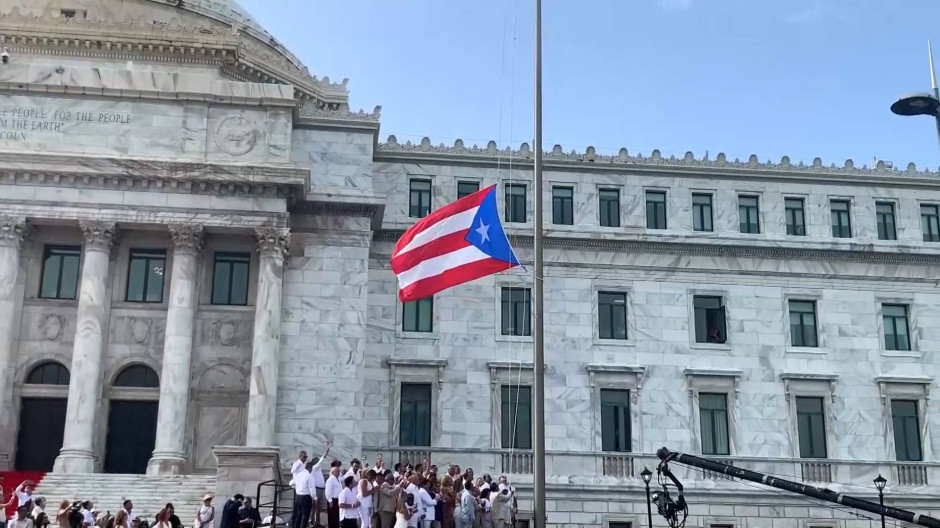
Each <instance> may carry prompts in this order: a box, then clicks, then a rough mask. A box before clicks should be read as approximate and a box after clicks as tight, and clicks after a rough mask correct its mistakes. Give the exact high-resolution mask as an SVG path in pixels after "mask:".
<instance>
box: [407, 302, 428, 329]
mask: <svg viewBox="0 0 940 528" xmlns="http://www.w3.org/2000/svg"><path fill="white" fill-rule="evenodd" d="M402 309H403V313H404V316H403V317H402V330H403V331H405V332H431V331H432V330H433V326H434V324H433V321H434V298H433V297H425V298H424V299H418V300H417V301H411V302H406V303H405V304H404V305H403V306H402Z"/></svg>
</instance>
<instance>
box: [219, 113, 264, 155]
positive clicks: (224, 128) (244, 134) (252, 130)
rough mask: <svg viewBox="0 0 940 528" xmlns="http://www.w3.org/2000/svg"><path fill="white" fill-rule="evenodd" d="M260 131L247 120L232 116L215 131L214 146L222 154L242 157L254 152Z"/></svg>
mask: <svg viewBox="0 0 940 528" xmlns="http://www.w3.org/2000/svg"><path fill="white" fill-rule="evenodd" d="M260 136H261V131H260V130H258V126H257V125H256V124H255V123H254V122H252V121H251V120H249V119H248V118H246V117H244V116H240V115H233V116H229V117H226V118H225V119H223V120H222V121H221V122H220V123H219V126H218V127H216V129H215V144H216V145H217V146H218V147H219V149H220V150H221V151H222V152H225V153H226V154H230V155H232V156H243V155H245V154H248V153H249V152H251V151H252V150H254V148H255V145H257V144H258V138H259V137H260Z"/></svg>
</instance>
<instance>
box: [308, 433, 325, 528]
mask: <svg viewBox="0 0 940 528" xmlns="http://www.w3.org/2000/svg"><path fill="white" fill-rule="evenodd" d="M329 454H330V443H329V442H327V443H326V451H325V452H324V453H323V456H321V457H319V458H314V459H313V467H312V468H311V469H310V475H311V477H312V479H313V488H312V490H311V492H312V495H313V512H312V514H311V515H312V517H313V523H314V524H315V525H317V526H323V525H322V524H321V523H320V512H322V511H323V510H325V509H326V507H327V502H326V493H325V492H326V479H324V478H323V461H324V460H326V457H327V455H329Z"/></svg>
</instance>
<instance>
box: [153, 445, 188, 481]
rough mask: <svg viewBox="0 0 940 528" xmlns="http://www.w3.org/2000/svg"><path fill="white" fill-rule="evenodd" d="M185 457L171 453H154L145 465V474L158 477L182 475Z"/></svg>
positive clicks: (185, 461)
mask: <svg viewBox="0 0 940 528" xmlns="http://www.w3.org/2000/svg"><path fill="white" fill-rule="evenodd" d="M187 462H188V461H187V460H186V456H184V455H183V454H182V453H173V452H170V451H163V452H158V451H154V453H153V456H152V457H150V462H148V463H147V474H148V475H150V476H160V475H182V474H184V473H185V471H184V469H185V468H186V463H187Z"/></svg>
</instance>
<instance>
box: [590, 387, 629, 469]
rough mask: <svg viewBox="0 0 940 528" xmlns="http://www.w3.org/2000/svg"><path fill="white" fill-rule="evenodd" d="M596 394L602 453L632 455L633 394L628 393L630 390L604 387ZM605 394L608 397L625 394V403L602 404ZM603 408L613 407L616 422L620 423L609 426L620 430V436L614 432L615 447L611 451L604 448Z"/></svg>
mask: <svg viewBox="0 0 940 528" xmlns="http://www.w3.org/2000/svg"><path fill="white" fill-rule="evenodd" d="M598 394H599V398H598V404H599V405H600V410H601V412H600V416H601V451H603V452H604V453H632V452H633V431H632V425H633V394H632V392H631V391H630V389H625V388H612V387H605V388H601V389H599V392H598ZM605 394H607V395H609V396H613V395H614V394H617V395H618V396H623V395H624V394H625V395H626V400H625V402H626V403H625V404H624V403H623V402H619V404H618V403H606V404H605V403H604V395H605ZM605 406H608V407H614V408H616V409H617V414H616V415H615V417H616V418H617V420H619V421H620V423H617V424H611V427H614V428H617V427H619V428H621V429H622V430H621V431H620V433H621V434H620V435H616V432H615V436H614V443H615V444H616V445H614V446H613V448H612V449H607V448H606V447H605V446H604V436H605V435H604V433H605V431H606V429H607V428H606V427H604V414H605V413H604V407H605ZM624 433H625V434H624ZM618 439H619V440H620V442H617V440H618Z"/></svg>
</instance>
